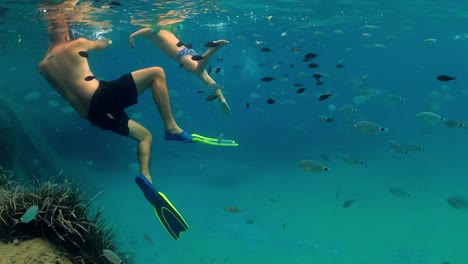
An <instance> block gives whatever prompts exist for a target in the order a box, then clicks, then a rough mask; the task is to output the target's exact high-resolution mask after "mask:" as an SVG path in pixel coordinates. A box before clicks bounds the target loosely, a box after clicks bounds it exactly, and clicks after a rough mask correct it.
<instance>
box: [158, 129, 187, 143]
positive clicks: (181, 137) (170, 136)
mask: <svg viewBox="0 0 468 264" xmlns="http://www.w3.org/2000/svg"><path fill="white" fill-rule="evenodd" d="M164 139H165V140H175V141H180V142H193V137H192V135H190V134H189V133H187V132H185V131H182V133H179V134H177V133H171V132H168V131H167V130H166V131H164Z"/></svg>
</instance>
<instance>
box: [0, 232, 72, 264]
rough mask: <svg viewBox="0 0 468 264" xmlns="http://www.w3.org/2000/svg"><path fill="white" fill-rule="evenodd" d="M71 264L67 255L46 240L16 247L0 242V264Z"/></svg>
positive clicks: (20, 244) (21, 243)
mask: <svg viewBox="0 0 468 264" xmlns="http://www.w3.org/2000/svg"><path fill="white" fill-rule="evenodd" d="M28 263H31V264H33V263H34V264H41V263H42V264H56V263H63V264H71V263H72V262H71V261H70V259H69V258H68V257H67V256H66V254H65V253H64V252H63V251H61V250H60V249H58V248H57V247H56V246H54V245H53V244H52V243H50V242H48V241H47V240H45V239H41V238H35V239H31V240H27V241H21V242H20V243H19V244H17V245H15V244H13V243H11V244H4V243H3V242H0V264H28Z"/></svg>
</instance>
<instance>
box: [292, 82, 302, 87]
mask: <svg viewBox="0 0 468 264" xmlns="http://www.w3.org/2000/svg"><path fill="white" fill-rule="evenodd" d="M301 86H304V84H302V83H295V84H294V87H301Z"/></svg>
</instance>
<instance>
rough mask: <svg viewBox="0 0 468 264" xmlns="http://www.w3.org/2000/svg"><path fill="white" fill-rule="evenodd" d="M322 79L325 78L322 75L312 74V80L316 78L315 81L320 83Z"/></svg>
mask: <svg viewBox="0 0 468 264" xmlns="http://www.w3.org/2000/svg"><path fill="white" fill-rule="evenodd" d="M322 77H323V76H322V75H320V74H318V73H314V74H312V78H314V79H315V80H317V81H319V80H320V78H322Z"/></svg>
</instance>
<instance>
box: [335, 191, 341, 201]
mask: <svg viewBox="0 0 468 264" xmlns="http://www.w3.org/2000/svg"><path fill="white" fill-rule="evenodd" d="M340 197H341V189H338V190H336V193H335V199H336V200H337V201H338V200H339V199H340Z"/></svg>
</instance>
